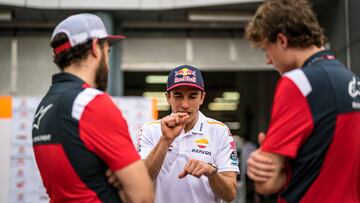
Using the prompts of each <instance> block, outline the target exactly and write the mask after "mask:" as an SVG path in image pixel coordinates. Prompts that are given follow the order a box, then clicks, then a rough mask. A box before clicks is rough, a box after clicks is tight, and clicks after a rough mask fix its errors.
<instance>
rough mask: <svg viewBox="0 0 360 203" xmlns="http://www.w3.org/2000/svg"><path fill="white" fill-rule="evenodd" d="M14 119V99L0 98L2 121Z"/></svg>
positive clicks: (0, 116) (0, 117)
mask: <svg viewBox="0 0 360 203" xmlns="http://www.w3.org/2000/svg"><path fill="white" fill-rule="evenodd" d="M11 117H12V97H11V96H0V119H4V118H5V119H7V118H11Z"/></svg>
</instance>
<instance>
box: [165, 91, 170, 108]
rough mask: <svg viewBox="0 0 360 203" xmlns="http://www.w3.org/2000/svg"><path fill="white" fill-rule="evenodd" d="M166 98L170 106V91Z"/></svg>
mask: <svg viewBox="0 0 360 203" xmlns="http://www.w3.org/2000/svg"><path fill="white" fill-rule="evenodd" d="M165 96H166V101H167V103H168V104H169V105H170V101H169V100H170V91H168V92H166V93H165Z"/></svg>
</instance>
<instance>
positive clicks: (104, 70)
mask: <svg viewBox="0 0 360 203" xmlns="http://www.w3.org/2000/svg"><path fill="white" fill-rule="evenodd" d="M104 55H105V54H104V53H103V52H102V55H101V58H100V62H99V65H98V68H97V70H96V75H95V84H96V89H98V90H101V91H104V92H105V91H106V89H107V86H108V74H109V69H108V67H107V65H106V61H105V57H104Z"/></svg>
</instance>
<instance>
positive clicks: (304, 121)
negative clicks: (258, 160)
mask: <svg viewBox="0 0 360 203" xmlns="http://www.w3.org/2000/svg"><path fill="white" fill-rule="evenodd" d="M300 85H301V84H300ZM300 88H301V87H300ZM312 129H313V118H312V114H311V110H310V107H309V104H308V101H307V99H306V97H305V96H304V95H303V93H302V92H301V90H300V89H299V86H298V85H297V84H296V83H294V81H293V80H291V79H289V78H287V77H282V78H281V79H280V80H279V83H278V86H277V90H276V92H275V97H274V101H273V107H272V113H271V121H270V125H269V129H268V132H267V135H266V138H265V141H264V143H263V144H262V145H261V149H262V150H263V151H267V152H272V153H276V154H280V155H283V156H287V157H290V158H295V157H296V156H297V152H298V150H299V148H300V147H301V145H302V144H303V143H304V142H305V140H306V139H307V138H308V136H309V135H310V133H311V131H312Z"/></svg>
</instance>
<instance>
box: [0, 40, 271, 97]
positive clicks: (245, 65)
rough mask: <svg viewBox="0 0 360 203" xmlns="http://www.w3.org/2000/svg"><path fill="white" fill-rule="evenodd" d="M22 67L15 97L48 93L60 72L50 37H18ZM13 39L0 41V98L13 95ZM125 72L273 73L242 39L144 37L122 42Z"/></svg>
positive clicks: (256, 52) (254, 50)
mask: <svg viewBox="0 0 360 203" xmlns="http://www.w3.org/2000/svg"><path fill="white" fill-rule="evenodd" d="M17 39H18V43H17V44H18V54H17V55H18V61H17V64H18V67H17V82H16V89H15V91H14V94H15V95H36V96H37V95H39V96H42V95H44V94H45V93H46V91H47V89H48V88H49V86H50V84H51V76H52V75H53V74H54V73H57V72H59V69H58V68H57V66H56V65H55V64H54V63H53V61H52V51H51V49H50V46H49V38H48V37H47V36H32V37H29V36H27V37H24V36H22V37H17ZM10 40H11V38H10V37H8V38H4V37H3V38H0V95H8V94H10V93H11V92H10V83H11V79H10V74H11V71H10V70H11V68H10V58H11V54H10V53H11V48H10V47H11V46H10ZM122 43H123V44H122V45H123V49H122V53H121V54H122V55H123V57H122V60H123V61H122V64H121V66H122V69H123V70H127V71H139V70H141V71H160V70H162V71H167V70H170V69H171V68H173V67H176V66H178V65H181V64H191V65H194V66H197V67H199V68H200V69H201V70H203V71H207V70H210V71H219V70H221V71H224V70H229V71H231V70H236V71H238V70H273V69H272V67H270V66H266V65H265V56H264V54H263V53H262V52H261V51H260V50H258V49H253V48H251V47H250V44H249V43H248V42H247V41H245V40H244V39H240V38H180V37H177V38H175V37H173V38H159V37H157V38H141V37H128V38H127V39H126V40H124V41H123V42H122Z"/></svg>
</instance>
